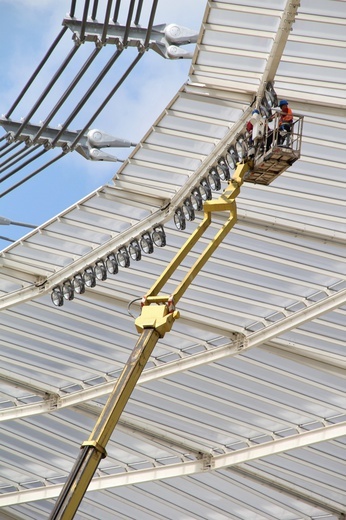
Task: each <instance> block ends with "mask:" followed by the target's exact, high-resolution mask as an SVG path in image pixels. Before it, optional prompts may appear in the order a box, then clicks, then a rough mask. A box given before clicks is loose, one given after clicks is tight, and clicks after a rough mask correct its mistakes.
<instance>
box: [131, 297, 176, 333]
mask: <svg viewBox="0 0 346 520" xmlns="http://www.w3.org/2000/svg"><path fill="white" fill-rule="evenodd" d="M179 317H180V313H179V311H173V312H169V310H168V308H167V306H166V305H144V307H142V314H141V315H140V316H138V318H137V319H136V321H135V325H136V329H137V332H139V333H140V334H141V333H142V332H143V330H144V329H155V330H156V331H157V333H158V334H159V336H160V338H163V336H164V335H165V334H166V332H169V331H170V330H171V328H172V327H173V323H174V322H175V320H176V319H178V318H179Z"/></svg>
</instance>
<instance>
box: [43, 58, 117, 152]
mask: <svg viewBox="0 0 346 520" xmlns="http://www.w3.org/2000/svg"><path fill="white" fill-rule="evenodd" d="M121 52H122V51H121V50H118V49H117V50H116V52H115V53H114V54H113V56H112V57H111V58H110V59H109V60H108V62H107V63H106V65H105V66H104V67H103V69H102V71H101V72H100V74H99V75H98V76H97V78H96V79H95V80H94V82H93V83H92V85H91V86H90V87H89V89H88V90H87V91H86V93H85V94H84V96H83V97H82V99H81V100H80V101H79V103H77V105H76V107H75V109H74V110H73V111H72V113H71V114H70V115H69V117H68V118H67V119H66V121H65V122H64V124H63V125H62V128H61V129H60V130H59V132H58V133H57V135H56V136H55V137H54V139H53V141H52V146H54V145H55V144H56V143H57V142H58V141H59V139H60V136H61V135H62V133H63V132H64V131H65V130H66V128H67V127H68V125H69V124H70V123H71V121H73V119H74V118H75V117H76V115H77V114H78V112H79V111H80V110H81V109H82V108H83V106H84V104H85V103H86V101H87V100H88V99H89V97H90V96H91V95H92V93H93V92H94V90H95V88H96V87H97V86H98V85H99V83H100V82H101V81H102V80H103V78H104V77H105V75H106V74H107V72H108V71H109V69H110V68H111V67H112V65H113V64H114V63H115V61H116V60H117V59H118V57H119V56H120V54H121ZM87 128H88V127H87ZM82 134H84V131H83V132H82V133H81V132H80V133H79V134H78V139H80V136H81V135H82ZM76 142H77V141H76V139H75V140H74V143H76Z"/></svg>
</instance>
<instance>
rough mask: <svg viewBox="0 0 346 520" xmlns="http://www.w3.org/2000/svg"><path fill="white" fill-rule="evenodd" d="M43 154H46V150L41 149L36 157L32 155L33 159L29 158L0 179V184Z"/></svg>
mask: <svg viewBox="0 0 346 520" xmlns="http://www.w3.org/2000/svg"><path fill="white" fill-rule="evenodd" d="M45 152H47V150H46V149H45V148H43V150H41V151H40V152H39V153H37V154H36V155H34V157H31V159H28V160H27V161H25V162H24V163H23V164H21V165H20V166H17V168H15V169H14V170H12V171H10V172H8V173H7V174H6V175H4V176H3V177H2V178H1V179H0V183H1V182H4V181H6V179H9V178H10V177H12V175H14V174H15V173H17V172H19V170H21V169H22V168H24V167H25V166H27V165H28V164H30V163H31V162H32V161H34V160H35V159H38V158H39V157H41V155H43V154H44V153H45Z"/></svg>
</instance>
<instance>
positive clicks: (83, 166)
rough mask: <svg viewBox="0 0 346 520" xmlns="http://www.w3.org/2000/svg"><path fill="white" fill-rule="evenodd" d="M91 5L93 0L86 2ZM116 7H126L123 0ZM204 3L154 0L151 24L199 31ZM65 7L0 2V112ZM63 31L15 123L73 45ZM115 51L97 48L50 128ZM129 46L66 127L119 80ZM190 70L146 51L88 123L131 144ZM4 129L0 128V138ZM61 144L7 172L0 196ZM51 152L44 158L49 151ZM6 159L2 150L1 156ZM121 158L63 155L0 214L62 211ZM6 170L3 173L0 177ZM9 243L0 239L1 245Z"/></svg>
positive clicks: (25, 217) (35, 218) (14, 234)
mask: <svg viewBox="0 0 346 520" xmlns="http://www.w3.org/2000/svg"><path fill="white" fill-rule="evenodd" d="M90 4H91V5H92V4H93V2H90ZM123 4H125V3H124V2H123ZM151 4H152V2H151V1H150V0H145V1H144V2H143V5H144V7H143V11H142V17H141V25H142V26H143V27H145V25H146V21H147V19H148V16H149V14H148V13H149V10H150V8H151ZM99 5H100V8H99V16H98V18H99V20H100V21H101V20H102V8H104V6H105V5H106V1H105V0H101V1H100V2H99ZM83 6H84V0H79V1H77V8H76V17H77V18H81V16H82V9H83ZM205 6H206V2H205V0H175V2H171V1H170V0H160V1H159V3H158V9H157V12H156V17H155V24H161V23H178V24H180V25H183V26H186V27H190V28H191V29H195V30H196V31H198V30H199V28H200V25H201V21H202V17H203V13H204V10H205ZM69 10H70V0H59V2H56V1H55V0H16V1H15V2H14V1H13V0H0V15H1V31H0V51H1V54H0V56H1V58H0V59H1V63H2V67H1V69H2V74H1V78H0V113H1V115H4V114H6V113H7V112H8V110H9V108H10V107H11V105H12V104H13V102H14V101H15V99H16V97H17V96H18V94H19V92H20V91H21V90H22V88H23V87H24V85H25V84H26V82H27V80H28V79H29V77H30V76H31V74H32V73H33V71H34V70H35V68H36V67H37V65H38V64H39V62H40V61H41V59H42V58H43V56H44V55H45V53H46V52H47V50H48V48H49V46H50V45H51V43H52V42H53V40H54V39H55V37H56V36H57V34H58V33H59V32H60V30H61V22H62V20H63V18H64V17H65V15H66V14H67V13H68V12H69ZM126 14H127V13H120V17H119V22H120V23H125V21H126ZM71 37H72V33H71V32H70V31H68V32H67V34H65V36H64V39H63V40H62V41H61V43H60V44H59V46H58V47H57V49H56V50H55V51H54V53H53V55H52V56H51V57H50V58H49V60H48V63H47V65H46V66H45V67H44V69H43V70H42V72H41V73H40V75H39V76H38V78H37V80H36V81H35V83H34V84H33V86H32V87H31V88H30V89H29V90H28V91H27V92H26V93H25V95H24V97H23V100H22V101H21V103H20V104H19V105H18V107H17V108H16V109H15V110H14V112H13V114H12V115H11V117H12V119H13V120H15V121H19V120H20V119H21V118H23V117H25V116H26V115H27V114H28V112H29V110H30V109H31V107H32V106H33V104H34V103H35V102H36V100H37V98H38V97H39V96H40V94H41V93H42V91H43V90H44V89H45V87H46V85H47V84H48V82H49V80H50V78H51V77H52V75H53V74H54V73H55V72H56V70H57V69H58V67H59V66H60V64H61V63H62V61H63V60H64V59H65V57H66V56H67V54H68V53H69V52H70V50H71V48H72V46H73V43H72V40H71ZM93 49H94V46H93V44H92V43H86V44H84V45H83V46H82V47H81V48H80V49H79V50H78V52H77V54H76V59H75V58H74V61H73V62H72V64H71V66H70V67H69V68H67V69H66V72H65V73H64V74H63V75H62V77H61V79H60V80H59V81H58V82H57V84H56V86H55V87H54V88H53V89H52V91H51V92H50V94H49V95H48V96H47V98H46V100H45V101H44V102H43V103H42V105H41V106H40V107H39V109H38V110H37V112H36V113H35V114H34V115H33V116H32V118H31V123H33V124H40V121H43V120H44V119H45V117H46V116H47V115H48V114H49V112H50V111H51V110H52V108H53V107H54V106H55V104H56V102H57V100H58V99H59V97H60V95H61V94H62V93H63V92H64V90H65V89H66V87H67V86H68V85H69V82H70V81H71V80H72V78H73V77H74V75H75V74H76V72H77V70H78V69H79V68H80V66H81V64H82V63H83V62H84V61H85V59H86V58H87V56H89V54H90V53H91V52H92V50H93ZM114 50H115V48H114V47H113V46H111V45H107V46H106V47H105V48H103V49H102V50H101V52H100V54H99V56H98V58H97V60H95V62H94V65H93V66H92V67H91V68H90V69H89V71H88V73H87V74H86V76H85V79H83V81H81V83H80V84H79V85H78V87H77V88H76V89H75V92H74V93H73V94H72V95H71V96H70V97H69V98H68V100H67V101H66V102H65V103H64V105H63V107H62V109H61V110H60V111H59V112H58V114H57V115H56V116H55V118H54V119H53V120H52V122H51V123H50V125H51V126H52V127H57V126H58V125H59V124H62V123H64V121H65V119H66V117H67V116H68V115H69V114H70V113H71V111H72V110H73V108H74V106H75V105H76V103H78V101H79V99H80V97H81V96H82V94H84V92H85V91H86V90H87V88H88V87H89V86H90V85H91V83H92V81H93V79H94V78H95V76H96V74H97V73H98V72H99V71H100V70H101V68H102V66H103V65H104V63H105V62H106V61H107V60H108V58H109V57H110V55H111V54H112V53H113V52H114ZM136 54H137V51H136V50H135V49H126V50H125V51H124V52H123V54H122V57H121V58H122V62H121V63H120V60H118V61H117V62H116V64H115V65H114V66H113V69H112V70H111V71H110V73H109V74H108V75H107V76H106V78H105V80H104V81H103V82H102V84H101V85H100V87H99V88H98V89H97V90H96V91H95V93H94V95H93V96H92V98H91V99H90V101H89V102H88V103H87V104H86V105H85V107H84V108H83V110H82V111H81V112H80V114H79V115H78V116H77V117H76V119H75V120H74V121H72V122H71V124H70V125H69V129H70V130H78V129H80V128H83V126H84V125H85V123H86V122H87V121H88V119H89V118H90V116H91V115H92V113H93V110H95V109H96V108H97V107H98V106H99V105H100V103H101V102H102V101H103V99H104V98H105V96H106V95H107V94H108V92H109V91H110V89H111V88H112V87H113V85H114V84H115V83H116V81H118V79H119V77H120V76H121V74H122V71H124V70H125V68H126V67H127V66H128V64H129V63H130V62H132V60H133V59H134V57H135V56H136ZM189 67H190V62H189V60H165V59H163V58H162V57H160V56H159V55H158V54H156V53H155V52H153V51H151V50H150V51H149V52H147V53H145V55H144V57H143V58H142V59H141V61H140V62H139V64H138V65H137V66H136V68H135V69H134V71H133V72H132V73H131V75H130V76H129V77H128V78H127V80H126V81H125V82H124V84H123V85H122V86H121V88H120V89H119V90H118V91H117V92H116V94H115V95H114V97H113V98H112V100H111V101H110V103H109V104H108V105H107V107H106V108H105V110H104V111H103V112H102V113H101V114H100V115H99V116H98V118H97V119H96V121H95V122H94V123H93V124H92V125H91V127H92V128H99V129H101V130H103V131H105V132H107V133H109V134H112V135H115V136H117V137H120V138H123V139H129V140H130V141H132V142H138V141H139V140H140V139H141V138H142V137H143V135H144V134H145V133H146V131H147V130H148V128H149V127H150V125H151V124H152V123H154V121H155V120H156V118H157V117H158V116H159V115H160V113H161V112H162V110H163V109H164V108H165V107H166V105H167V104H168V103H169V101H170V100H171V99H172V98H173V96H174V95H175V93H176V92H177V90H178V89H179V88H180V86H181V85H182V84H183V83H184V82H185V81H186V80H187V77H188V71H189ZM4 133H5V131H4V130H3V129H2V127H1V128H0V136H2V135H3V134H4ZM3 144H4V142H3V141H2V142H1V143H0V145H3ZM60 151H61V150H60V148H57V149H55V150H54V151H53V152H52V153H50V152H49V153H47V154H45V155H44V157H43V160H40V159H38V160H36V161H33V162H32V163H31V164H30V165H28V166H27V167H25V168H23V169H22V170H21V172H18V173H17V174H14V175H13V176H11V178H9V179H8V180H6V181H4V182H2V183H1V182H0V193H3V191H5V190H6V189H8V188H9V187H11V186H12V185H13V184H15V183H17V182H18V181H20V180H21V179H22V178H23V177H24V176H26V175H29V174H30V173H31V172H33V171H34V170H35V169H37V168H38V167H39V166H40V165H41V164H43V163H45V162H47V161H48V160H49V159H51V158H53V157H54V156H55V155H56V154H58V153H59V152H60ZM107 151H109V152H110V153H112V154H113V155H117V156H118V157H119V158H121V159H126V157H127V155H128V154H129V152H130V151H131V149H129V148H128V149H121V150H116V149H108V150H107ZM49 154H50V155H49ZM7 157H8V155H6V156H5V157H3V158H2V159H1V160H4V159H6V158H7ZM119 166H120V163H108V162H91V161H87V160H85V159H84V158H83V157H82V156H80V155H79V154H78V153H76V152H73V153H70V154H67V155H66V156H65V157H63V158H62V159H61V160H59V161H57V162H56V163H55V164H54V165H52V166H50V167H48V168H47V169H45V170H43V171H42V172H41V173H39V174H38V175H36V176H35V177H34V178H32V179H31V180H29V181H27V182H26V183H25V184H23V185H22V186H20V187H18V188H16V189H15V190H13V191H12V192H11V193H9V194H7V195H5V196H3V197H1V198H0V216H2V217H5V218H8V219H10V220H11V221H17V222H27V223H31V224H34V225H41V224H43V223H44V222H46V221H47V220H49V219H50V218H52V217H54V216H56V215H57V214H59V213H60V212H61V211H63V210H64V209H66V208H67V207H69V206H70V205H72V204H74V203H75V202H77V201H78V200H80V199H81V198H83V197H84V196H86V195H87V194H88V193H90V192H92V191H93V190H95V189H97V188H98V187H100V186H101V185H103V184H105V183H107V182H108V181H109V180H110V179H111V178H112V177H113V176H114V174H115V173H116V171H117V169H118V168H119ZM8 171H11V170H10V168H9V169H8V170H6V171H4V172H3V173H2V174H1V176H3V175H5V174H6V173H7V172H8ZM26 232H27V230H26V229H25V228H22V227H18V226H13V225H11V226H1V227H0V235H3V236H6V237H9V238H11V239H13V240H16V239H18V238H21V237H22V236H23V235H25V234H26ZM8 245H9V242H7V241H5V240H1V239H0V249H4V248H5V247H7V246H8Z"/></svg>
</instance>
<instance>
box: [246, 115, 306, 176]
mask: <svg viewBox="0 0 346 520" xmlns="http://www.w3.org/2000/svg"><path fill="white" fill-rule="evenodd" d="M303 119H304V117H303V116H294V117H293V123H292V124H291V126H290V131H289V132H287V131H282V130H280V129H279V114H275V115H274V116H273V118H271V120H270V121H269V122H268V121H266V122H265V132H264V137H263V139H262V140H261V141H260V142H258V143H256V146H255V155H254V158H253V162H254V164H253V168H252V170H251V172H249V173H248V174H247V175H246V178H245V182H251V183H253V184H264V185H269V184H270V183H271V182H273V181H274V180H275V179H276V178H277V177H278V176H279V175H281V174H282V173H283V172H284V171H286V170H287V169H288V168H289V167H290V166H291V165H292V164H293V163H294V162H295V161H297V160H298V159H299V157H300V151H301V144H302V131H303Z"/></svg>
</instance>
